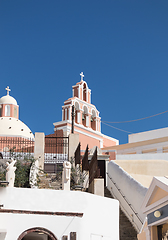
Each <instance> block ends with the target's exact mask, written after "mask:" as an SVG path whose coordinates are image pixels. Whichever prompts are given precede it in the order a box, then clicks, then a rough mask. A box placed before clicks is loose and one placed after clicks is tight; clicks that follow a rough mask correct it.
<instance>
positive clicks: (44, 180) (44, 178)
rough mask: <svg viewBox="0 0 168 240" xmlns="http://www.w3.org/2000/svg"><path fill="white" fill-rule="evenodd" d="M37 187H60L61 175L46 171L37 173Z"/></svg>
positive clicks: (57, 188) (56, 188)
mask: <svg viewBox="0 0 168 240" xmlns="http://www.w3.org/2000/svg"><path fill="white" fill-rule="evenodd" d="M38 188H40V189H55V190H60V189H62V177H61V175H60V176H59V175H58V174H55V173H47V174H40V175H39V184H38Z"/></svg>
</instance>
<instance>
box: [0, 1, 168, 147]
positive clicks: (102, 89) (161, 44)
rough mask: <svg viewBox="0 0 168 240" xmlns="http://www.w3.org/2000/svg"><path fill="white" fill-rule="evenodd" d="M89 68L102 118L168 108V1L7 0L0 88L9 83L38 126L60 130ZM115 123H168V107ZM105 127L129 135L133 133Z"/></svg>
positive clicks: (1, 9) (131, 127) (2, 10)
mask: <svg viewBox="0 0 168 240" xmlns="http://www.w3.org/2000/svg"><path fill="white" fill-rule="evenodd" d="M81 71H83V72H84V75H85V78H84V80H85V81H86V82H87V83H88V86H89V88H90V89H91V90H92V103H93V104H94V105H96V107H97V109H98V110H99V111H100V116H101V118H102V121H113V122H114V121H124V120H130V119H137V118H141V117H146V116H149V115H153V114H156V113H159V112H163V111H166V110H168V104H167V103H168V100H167V99H168V93H167V92H168V1H167V0H159V1H158V0H150V1H148V0H101V1H100V0H84V1H83V0H71V1H70V0H0V96H3V95H6V91H5V87H6V86H8V85H9V86H10V88H11V90H12V91H11V92H10V94H11V95H12V96H13V97H15V98H16V100H17V101H18V104H19V106H20V119H21V120H22V121H23V122H25V123H26V124H27V125H28V126H29V127H30V129H31V130H32V131H33V132H39V131H40V132H41V131H42V132H45V134H49V133H52V132H53V122H56V121H61V113H62V109H61V107H62V105H63V103H64V101H65V100H67V99H68V98H69V97H71V96H72V86H73V85H75V84H76V82H78V81H79V80H80V75H79V74H80V72H81ZM112 125H113V126H115V127H118V128H121V129H124V130H126V131H129V132H133V133H135V132H140V131H146V130H151V129H156V128H162V127H167V126H168V113H165V114H163V115H160V116H157V117H154V118H150V119H148V120H143V121H139V122H134V123H122V124H112ZM102 132H103V133H104V134H107V135H109V136H111V137H114V138H117V139H119V140H120V143H126V142H127V136H128V134H127V133H124V132H121V131H118V130H116V129H113V128H111V127H108V126H106V125H104V124H102Z"/></svg>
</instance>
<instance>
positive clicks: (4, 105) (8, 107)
mask: <svg viewBox="0 0 168 240" xmlns="http://www.w3.org/2000/svg"><path fill="white" fill-rule="evenodd" d="M5 90H6V91H7V94H6V96H4V97H1V98H0V117H12V118H16V119H18V118H19V106H18V104H17V101H16V100H15V99H14V98H13V97H12V96H10V95H9V92H10V91H11V89H10V88H9V86H7V88H5Z"/></svg>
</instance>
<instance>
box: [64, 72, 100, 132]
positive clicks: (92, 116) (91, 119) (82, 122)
mask: <svg viewBox="0 0 168 240" xmlns="http://www.w3.org/2000/svg"><path fill="white" fill-rule="evenodd" d="M80 76H81V80H80V82H78V83H76V85H74V86H72V95H73V96H72V98H69V99H68V100H67V101H65V102H64V106H62V121H71V111H72V105H74V106H75V125H76V126H80V127H82V128H84V129H90V130H93V131H96V132H101V128H100V119H101V118H100V117H99V111H98V110H97V109H96V107H95V106H94V105H93V104H91V90H90V89H89V87H88V85H87V83H86V81H84V80H83V78H84V74H83V72H81V73H80Z"/></svg>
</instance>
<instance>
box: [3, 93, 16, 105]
mask: <svg viewBox="0 0 168 240" xmlns="http://www.w3.org/2000/svg"><path fill="white" fill-rule="evenodd" d="M0 104H14V105H17V102H16V100H15V99H14V98H13V97H11V96H10V95H6V96H4V97H1V98H0Z"/></svg>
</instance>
